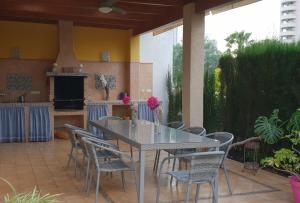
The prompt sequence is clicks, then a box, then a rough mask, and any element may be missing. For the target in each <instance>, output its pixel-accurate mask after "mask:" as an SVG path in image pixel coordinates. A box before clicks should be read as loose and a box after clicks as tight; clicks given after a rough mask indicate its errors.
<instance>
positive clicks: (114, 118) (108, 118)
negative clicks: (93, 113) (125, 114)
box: [99, 116, 123, 120]
mask: <svg viewBox="0 0 300 203" xmlns="http://www.w3.org/2000/svg"><path fill="white" fill-rule="evenodd" d="M99 120H123V119H122V118H121V117H118V116H102V117H100V118H99Z"/></svg>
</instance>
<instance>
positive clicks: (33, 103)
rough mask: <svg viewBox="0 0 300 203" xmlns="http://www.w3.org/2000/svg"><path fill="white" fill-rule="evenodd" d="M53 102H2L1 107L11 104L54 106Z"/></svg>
mask: <svg viewBox="0 0 300 203" xmlns="http://www.w3.org/2000/svg"><path fill="white" fill-rule="evenodd" d="M52 105H53V104H52V102H25V103H19V102H16V103H0V107H2V106H4V107H9V106H25V107H26V106H52Z"/></svg>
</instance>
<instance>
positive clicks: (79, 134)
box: [74, 130, 95, 157]
mask: <svg viewBox="0 0 300 203" xmlns="http://www.w3.org/2000/svg"><path fill="white" fill-rule="evenodd" d="M74 133H75V135H76V137H77V139H78V141H79V144H80V145H81V146H82V152H83V154H84V155H85V156H86V157H89V153H88V151H87V147H86V143H85V142H84V141H83V140H82V138H83V137H88V138H89V137H91V138H95V135H94V134H92V133H90V132H88V131H85V130H75V131H74Z"/></svg>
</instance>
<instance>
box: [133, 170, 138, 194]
mask: <svg viewBox="0 0 300 203" xmlns="http://www.w3.org/2000/svg"><path fill="white" fill-rule="evenodd" d="M133 173H134V174H133V175H134V181H135V189H136V195H137V200H138V199H139V186H138V177H137V173H136V168H135V167H134V171H133Z"/></svg>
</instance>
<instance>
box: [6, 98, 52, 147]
mask: <svg viewBox="0 0 300 203" xmlns="http://www.w3.org/2000/svg"><path fill="white" fill-rule="evenodd" d="M0 117H1V118H3V119H0V142H27V141H33V142H35V141H38V142H39V141H50V140H52V139H53V132H54V126H53V104H52V103H51V102H27V103H0ZM6 118H10V119H6ZM44 135H45V136H46V137H43V136H44Z"/></svg>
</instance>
